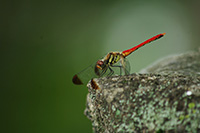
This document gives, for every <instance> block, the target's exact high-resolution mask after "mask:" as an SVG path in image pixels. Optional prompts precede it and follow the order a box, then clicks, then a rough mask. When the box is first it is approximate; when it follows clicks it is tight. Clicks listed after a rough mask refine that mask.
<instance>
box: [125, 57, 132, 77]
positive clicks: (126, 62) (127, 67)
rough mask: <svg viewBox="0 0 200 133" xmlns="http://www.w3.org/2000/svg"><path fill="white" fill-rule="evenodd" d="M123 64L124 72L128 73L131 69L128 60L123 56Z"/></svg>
mask: <svg viewBox="0 0 200 133" xmlns="http://www.w3.org/2000/svg"><path fill="white" fill-rule="evenodd" d="M124 64H125V67H124V73H125V75H129V74H130V71H131V67H130V63H129V61H128V60H127V59H126V58H124Z"/></svg>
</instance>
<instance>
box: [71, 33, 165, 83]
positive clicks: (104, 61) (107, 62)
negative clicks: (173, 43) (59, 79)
mask: <svg viewBox="0 0 200 133" xmlns="http://www.w3.org/2000/svg"><path fill="white" fill-rule="evenodd" d="M165 34H166V33H161V34H158V35H156V36H153V37H151V38H150V39H148V40H146V41H144V42H142V43H140V44H138V45H136V46H134V47H132V48H130V49H128V50H124V51H122V52H109V53H108V54H107V55H106V56H105V57H103V58H101V59H100V60H98V61H97V62H95V63H94V64H92V65H90V66H89V67H87V68H86V69H84V70H82V71H81V72H79V73H77V74H75V75H74V76H73V79H72V82H73V83H74V84H76V85H82V84H86V83H87V82H88V81H89V80H90V79H92V78H97V77H103V76H105V75H106V76H108V77H110V76H112V75H113V74H114V72H115V71H114V70H113V68H119V71H120V72H119V73H120V75H121V74H122V73H124V75H128V74H130V64H129V62H128V60H127V59H126V57H127V56H128V55H130V54H131V53H132V52H134V51H136V50H137V49H138V48H141V47H142V46H144V45H145V44H148V43H150V42H152V41H155V40H157V39H159V38H161V37H163V36H164V35H165Z"/></svg>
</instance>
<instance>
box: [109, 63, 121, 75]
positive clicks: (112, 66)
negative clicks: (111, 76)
mask: <svg viewBox="0 0 200 133" xmlns="http://www.w3.org/2000/svg"><path fill="white" fill-rule="evenodd" d="M112 67H119V68H120V75H122V69H123V66H120V65H117V66H112Z"/></svg>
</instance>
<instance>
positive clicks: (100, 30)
mask: <svg viewBox="0 0 200 133" xmlns="http://www.w3.org/2000/svg"><path fill="white" fill-rule="evenodd" d="M199 7H200V1H198V0H196V1H195V0H190V1H186V0H176V1H175V0H171V1H170V0H167V1H161V0H152V1H150V0H143V1H139V0H135V1H134V0H132V1H122V0H115V1H114V0H109V1H100V0H95V1H92V0H90V1H73V2H69V1H58V0H57V1H53V0H50V1H44V0H42V1H41V0H40V1H39V0H18V1H14V0H13V1H8V0H1V2H0V14H1V21H0V24H1V27H0V31H1V32H0V33H1V36H0V54H1V56H0V58H1V69H0V72H1V78H2V79H1V84H0V87H1V88H0V89H1V92H0V93H1V105H2V106H1V123H2V124H1V128H0V130H1V131H0V132H1V133H66V132H87V133H89V132H92V126H91V122H90V121H89V120H88V119H87V118H86V116H85V115H84V114H83V112H84V109H85V103H86V95H87V87H86V86H76V85H73V84H72V82H71V80H72V77H73V75H74V74H75V73H77V72H79V71H81V70H82V69H83V68H85V67H87V66H88V65H90V64H91V63H93V62H95V61H96V60H97V59H98V58H99V57H102V56H103V55H105V54H106V53H107V52H109V51H122V50H126V49H128V48H131V47H132V46H134V45H137V44H139V43H141V42H142V41H144V40H146V39H148V38H150V37H152V36H154V35H156V34H158V33H163V32H166V36H165V37H163V38H162V39H160V40H158V41H156V42H153V43H151V44H150V45H147V46H145V47H143V48H141V49H140V50H138V51H137V52H135V53H133V54H132V55H131V56H129V57H128V59H129V62H130V64H131V67H132V70H131V72H138V71H139V70H140V69H142V68H144V67H146V66H147V65H149V64H151V63H152V62H154V61H156V60H157V59H159V58H162V57H165V56H168V55H171V54H177V53H181V52H185V51H189V50H194V49H197V48H198V47H199V29H200V27H199V23H200V18H199V12H200V8H199Z"/></svg>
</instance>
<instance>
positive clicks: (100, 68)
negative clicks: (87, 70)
mask: <svg viewBox="0 0 200 133" xmlns="http://www.w3.org/2000/svg"><path fill="white" fill-rule="evenodd" d="M121 56H122V54H121V53H119V52H110V53H108V54H107V55H106V56H105V57H104V58H103V59H101V60H98V61H97V63H96V65H95V70H94V71H95V73H96V75H98V76H101V73H104V71H106V70H107V69H108V67H110V66H112V65H113V64H115V63H117V62H118V61H119V60H120V59H121Z"/></svg>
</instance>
